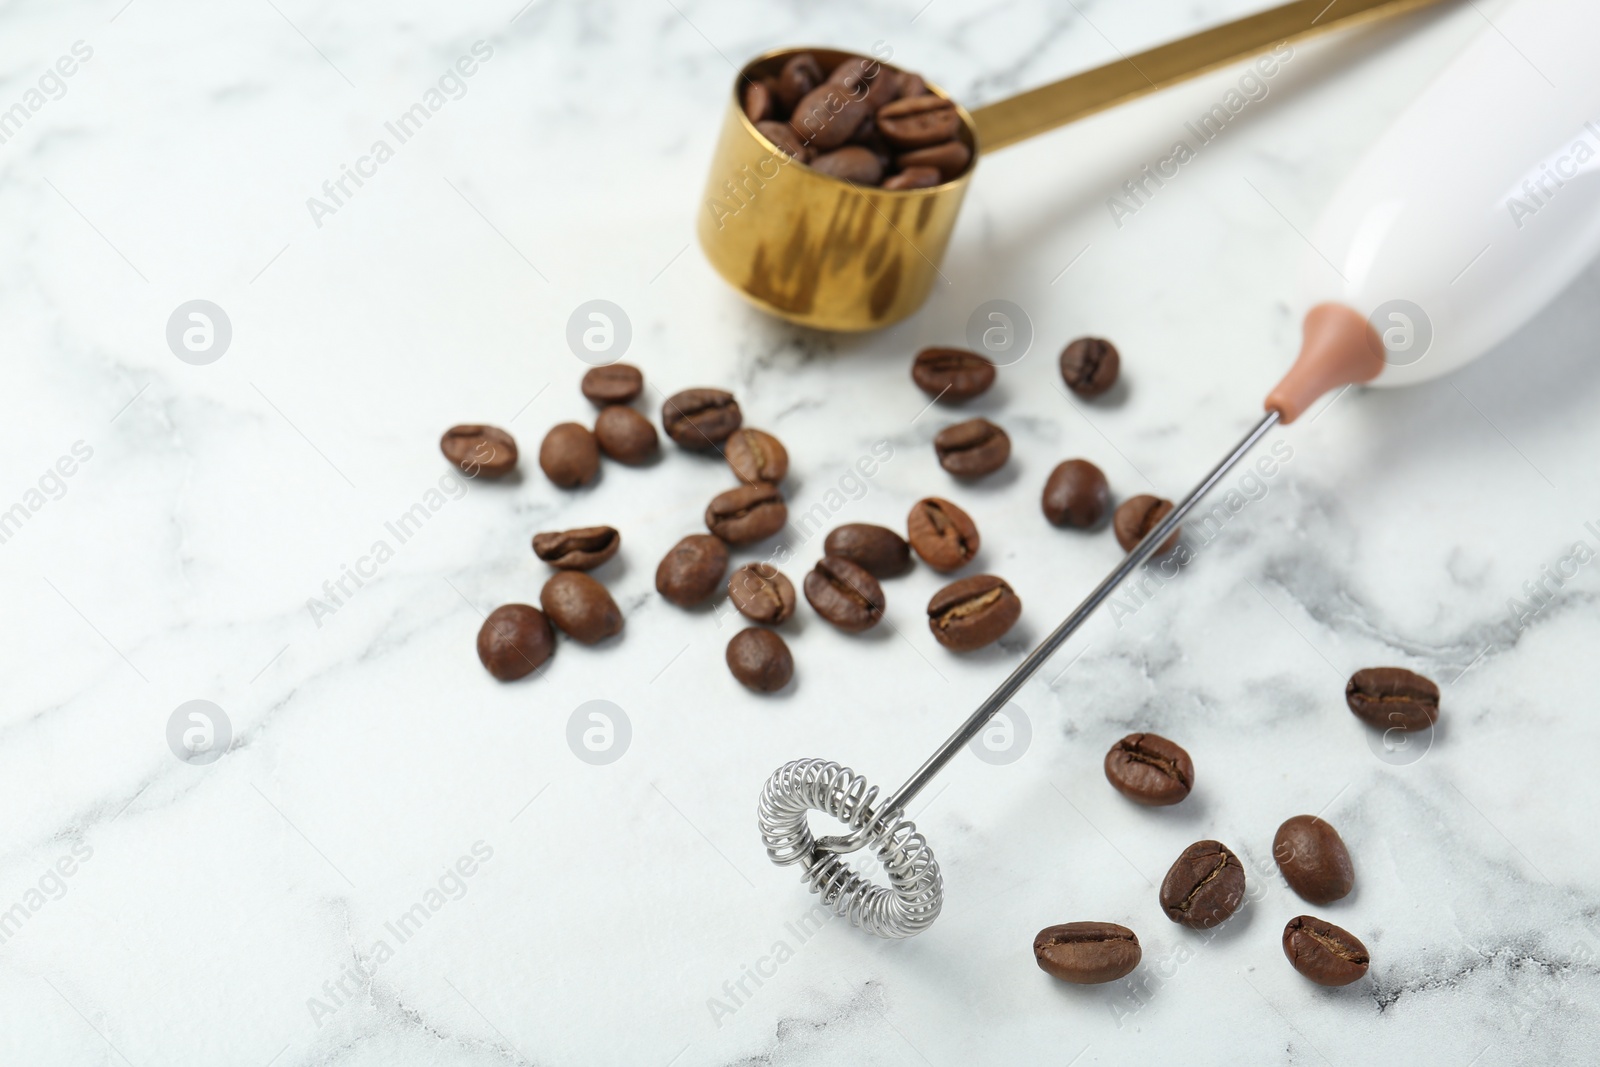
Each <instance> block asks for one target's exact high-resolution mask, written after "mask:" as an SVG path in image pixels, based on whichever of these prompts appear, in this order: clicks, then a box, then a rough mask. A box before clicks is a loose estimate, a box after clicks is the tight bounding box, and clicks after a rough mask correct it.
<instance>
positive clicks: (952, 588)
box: [928, 574, 1022, 652]
mask: <svg viewBox="0 0 1600 1067" xmlns="http://www.w3.org/2000/svg"><path fill="white" fill-rule="evenodd" d="M1021 615H1022V600H1021V598H1019V597H1018V596H1017V594H1016V592H1015V591H1013V590H1012V588H1011V586H1009V585H1007V584H1006V581H1005V579H1003V578H997V577H996V576H994V575H992V574H974V575H972V576H971V577H970V578H961V579H959V580H957V581H954V582H951V583H950V584H949V585H947V586H945V587H944V588H943V589H941V590H939V591H938V592H937V593H935V594H933V599H931V600H929V601H928V629H930V630H932V631H933V636H934V638H935V639H936V640H937V641H938V642H939V643H940V644H941V645H943V646H944V647H945V648H948V649H950V650H951V651H952V652H971V651H973V650H974V649H979V648H982V647H984V646H985V645H990V644H993V643H994V642H996V641H998V640H1000V638H1002V637H1004V636H1005V634H1006V631H1007V630H1010V629H1011V627H1012V626H1014V625H1016V622H1017V619H1018V618H1020V617H1021Z"/></svg>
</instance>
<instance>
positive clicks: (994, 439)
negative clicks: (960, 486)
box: [933, 419, 1011, 478]
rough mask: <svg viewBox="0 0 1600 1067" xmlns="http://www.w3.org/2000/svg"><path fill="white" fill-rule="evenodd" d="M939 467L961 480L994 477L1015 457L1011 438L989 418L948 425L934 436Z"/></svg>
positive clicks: (934, 448)
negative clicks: (990, 475) (995, 473)
mask: <svg viewBox="0 0 1600 1067" xmlns="http://www.w3.org/2000/svg"><path fill="white" fill-rule="evenodd" d="M933 451H934V453H935V454H936V455H937V456H938V457H939V466H941V467H943V468H944V469H945V470H947V471H949V472H950V473H951V474H954V475H955V476H956V477H958V478H981V477H982V476H983V475H985V474H993V473H994V472H995V471H997V470H999V469H1000V468H1001V467H1004V466H1005V465H1006V460H1008V459H1010V458H1011V438H1010V437H1009V436H1008V435H1007V434H1006V432H1005V431H1004V430H1002V429H1001V428H1000V427H998V426H996V425H995V424H994V423H992V422H990V421H989V420H988V419H968V420H967V421H966V422H958V423H956V424H955V425H954V426H946V427H945V428H944V429H942V430H940V431H939V432H938V433H937V434H935V435H934V437H933Z"/></svg>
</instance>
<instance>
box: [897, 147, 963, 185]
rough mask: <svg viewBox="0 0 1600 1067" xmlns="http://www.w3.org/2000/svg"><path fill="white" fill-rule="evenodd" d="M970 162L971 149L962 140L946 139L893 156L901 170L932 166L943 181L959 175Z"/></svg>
mask: <svg viewBox="0 0 1600 1067" xmlns="http://www.w3.org/2000/svg"><path fill="white" fill-rule="evenodd" d="M970 162H972V149H970V148H968V147H967V146H966V143H965V142H964V141H946V142H945V143H944V144H935V145H929V146H928V147H927V148H916V149H913V150H911V151H910V152H902V153H900V155H898V156H896V157H895V164H896V165H897V166H898V167H900V169H901V170H910V169H911V168H912V167H933V168H934V169H935V170H937V171H938V172H939V176H940V177H941V178H943V179H944V180H945V181H949V180H950V179H951V178H956V177H960V175H961V173H962V172H963V171H965V170H966V169H967V164H968V163H970Z"/></svg>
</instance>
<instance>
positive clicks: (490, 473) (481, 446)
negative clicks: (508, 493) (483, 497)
mask: <svg viewBox="0 0 1600 1067" xmlns="http://www.w3.org/2000/svg"><path fill="white" fill-rule="evenodd" d="M439 451H441V452H443V453H444V458H445V459H447V460H449V461H450V463H451V465H452V466H454V467H455V468H456V469H457V470H459V471H461V473H463V474H465V475H466V476H467V477H468V478H480V477H481V478H500V477H503V476H504V475H507V474H510V473H511V472H512V471H514V470H516V468H517V442H516V441H514V440H512V437H511V435H510V434H508V433H506V432H505V431H504V430H502V429H500V428H499V427H497V426H483V425H481V424H478V423H466V424H464V425H461V426H452V427H450V428H449V429H448V430H446V431H445V432H444V436H443V437H441V438H439Z"/></svg>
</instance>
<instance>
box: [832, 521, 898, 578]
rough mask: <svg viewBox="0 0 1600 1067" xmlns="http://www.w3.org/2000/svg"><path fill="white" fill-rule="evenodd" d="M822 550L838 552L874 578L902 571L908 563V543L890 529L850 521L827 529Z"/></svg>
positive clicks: (885, 576)
mask: <svg viewBox="0 0 1600 1067" xmlns="http://www.w3.org/2000/svg"><path fill="white" fill-rule="evenodd" d="M822 552H823V554H824V555H828V556H842V557H844V558H845V559H847V560H849V561H850V562H851V563H854V564H855V565H856V566H858V567H861V568H863V569H864V570H865V571H866V572H867V573H868V574H871V575H872V576H873V577H875V578H890V577H893V576H894V575H896V574H902V573H904V572H905V570H906V569H907V568H908V567H910V566H911V546H910V545H908V544H906V539H905V538H904V537H901V536H900V535H899V534H897V533H895V532H894V531H893V530H890V529H887V528H885V527H882V526H873V525H872V524H871V523H865V522H851V523H846V524H845V525H843V526H839V527H836V528H834V529H833V530H831V531H829V533H828V536H827V538H826V539H825V540H824V541H823V542H822Z"/></svg>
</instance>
